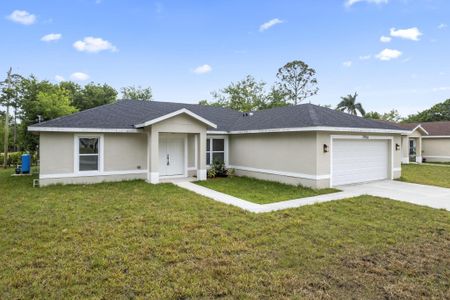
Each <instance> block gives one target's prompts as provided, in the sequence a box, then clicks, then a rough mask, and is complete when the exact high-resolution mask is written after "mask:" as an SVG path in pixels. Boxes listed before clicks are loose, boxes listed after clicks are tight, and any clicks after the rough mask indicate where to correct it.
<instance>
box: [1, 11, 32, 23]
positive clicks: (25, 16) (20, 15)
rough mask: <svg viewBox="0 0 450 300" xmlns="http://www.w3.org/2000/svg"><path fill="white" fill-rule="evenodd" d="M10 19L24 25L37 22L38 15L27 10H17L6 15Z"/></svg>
mask: <svg viewBox="0 0 450 300" xmlns="http://www.w3.org/2000/svg"><path fill="white" fill-rule="evenodd" d="M6 18H7V19H8V20H11V21H13V22H16V23H20V24H23V25H31V24H33V23H34V22H36V16H35V15H33V14H30V13H29V12H27V11H26V10H15V11H13V12H12V13H11V14H10V15H9V16H7V17H6Z"/></svg>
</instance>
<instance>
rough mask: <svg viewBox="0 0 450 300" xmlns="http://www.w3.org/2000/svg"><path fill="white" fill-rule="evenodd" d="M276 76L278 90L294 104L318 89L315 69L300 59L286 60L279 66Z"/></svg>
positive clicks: (314, 93)
mask: <svg viewBox="0 0 450 300" xmlns="http://www.w3.org/2000/svg"><path fill="white" fill-rule="evenodd" d="M277 78H278V82H277V87H278V90H279V91H281V92H282V93H283V94H285V95H286V100H287V101H288V102H290V103H291V104H294V105H297V104H299V103H300V102H302V101H303V100H304V99H306V98H308V97H310V96H313V95H316V94H317V92H318V91H319V88H318V86H317V85H318V82H317V79H316V71H315V70H314V69H313V68H310V67H309V66H308V65H307V64H306V63H304V62H303V61H301V60H294V61H291V62H288V63H287V64H285V65H284V66H283V67H281V68H279V69H278V72H277Z"/></svg>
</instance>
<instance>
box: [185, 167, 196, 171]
mask: <svg viewBox="0 0 450 300" xmlns="http://www.w3.org/2000/svg"><path fill="white" fill-rule="evenodd" d="M187 170H188V171H195V170H197V167H189V168H187Z"/></svg>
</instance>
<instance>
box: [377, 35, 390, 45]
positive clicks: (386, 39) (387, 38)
mask: <svg viewBox="0 0 450 300" xmlns="http://www.w3.org/2000/svg"><path fill="white" fill-rule="evenodd" d="M391 40H392V38H391V37H389V36H384V35H382V36H381V37H380V42H382V43H389V42H390V41H391Z"/></svg>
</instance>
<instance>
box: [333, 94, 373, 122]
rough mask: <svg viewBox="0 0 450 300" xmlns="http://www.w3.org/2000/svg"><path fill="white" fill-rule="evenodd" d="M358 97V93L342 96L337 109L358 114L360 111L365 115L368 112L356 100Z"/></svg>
mask: <svg viewBox="0 0 450 300" xmlns="http://www.w3.org/2000/svg"><path fill="white" fill-rule="evenodd" d="M356 97H358V93H356V92H355V94H353V95H351V94H349V95H347V96H345V97H341V99H342V101H341V102H339V104H338V105H337V107H336V109H337V110H340V111H346V112H347V113H349V114H352V115H355V116H356V115H357V114H358V112H359V113H360V114H361V115H362V116H364V115H365V114H366V112H365V111H364V109H363V107H362V105H361V103H359V102H358V103H357V102H356Z"/></svg>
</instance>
